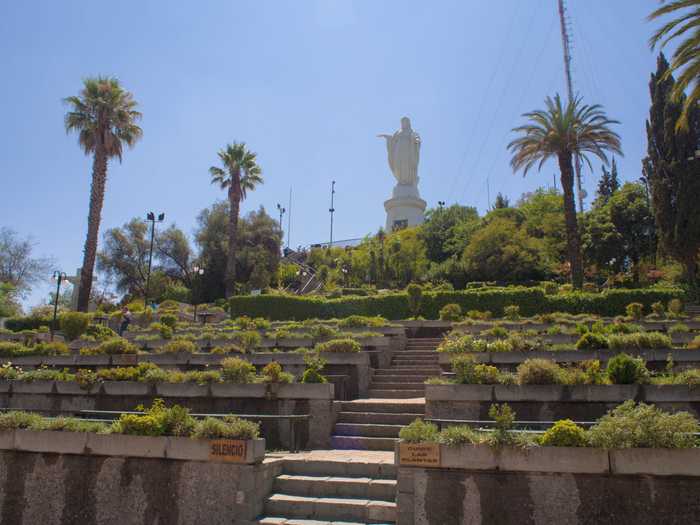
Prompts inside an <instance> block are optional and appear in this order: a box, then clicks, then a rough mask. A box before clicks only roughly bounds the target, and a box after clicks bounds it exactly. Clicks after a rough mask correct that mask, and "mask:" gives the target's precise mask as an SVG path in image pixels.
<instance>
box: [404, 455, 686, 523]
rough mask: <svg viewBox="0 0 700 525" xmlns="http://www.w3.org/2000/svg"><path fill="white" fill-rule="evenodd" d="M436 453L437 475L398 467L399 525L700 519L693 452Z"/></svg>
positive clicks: (677, 520)
mask: <svg viewBox="0 0 700 525" xmlns="http://www.w3.org/2000/svg"><path fill="white" fill-rule="evenodd" d="M440 448H441V462H440V466H439V467H437V468H425V467H410V466H400V468H399V474H398V495H397V505H398V509H397V510H398V522H397V523H398V525H414V524H415V525H434V524H450V525H457V524H469V525H479V524H484V525H487V524H489V525H490V524H494V523H497V524H502V525H530V524H538V525H539V524H542V525H549V524H553V523H562V524H564V523H566V524H570V525H575V524H611V525H613V524H620V523H635V524H637V525H647V524H648V525H652V524H657V523H695V522H696V521H697V516H698V513H700V499H698V497H697V493H698V491H699V490H700V450H698V449H689V450H666V449H662V450H656V449H627V450H612V451H607V450H601V449H585V448H583V449H582V448H573V449H572V448H557V447H545V448H533V449H527V450H522V449H517V448H508V447H506V448H501V449H490V448H488V447H487V446H484V445H479V446H473V445H464V446H462V447H449V448H448V447H444V446H443V447H440ZM397 456H398V455H397ZM397 462H398V457H397Z"/></svg>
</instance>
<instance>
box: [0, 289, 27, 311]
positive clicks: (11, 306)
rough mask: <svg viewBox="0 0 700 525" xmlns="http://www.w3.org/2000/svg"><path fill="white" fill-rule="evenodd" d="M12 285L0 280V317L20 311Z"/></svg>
mask: <svg viewBox="0 0 700 525" xmlns="http://www.w3.org/2000/svg"><path fill="white" fill-rule="evenodd" d="M21 310H22V309H21V308H20V306H19V303H18V302H17V296H16V292H15V288H14V286H12V285H11V284H10V283H2V282H0V317H12V316H13V315H18V314H19V313H20V312H21Z"/></svg>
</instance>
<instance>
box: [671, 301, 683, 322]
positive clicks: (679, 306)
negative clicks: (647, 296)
mask: <svg viewBox="0 0 700 525" xmlns="http://www.w3.org/2000/svg"><path fill="white" fill-rule="evenodd" d="M668 311H669V312H670V313H672V314H673V315H675V316H676V317H677V316H679V315H681V314H682V313H683V301H681V300H680V299H679V298H673V299H671V300H670V301H669V302H668Z"/></svg>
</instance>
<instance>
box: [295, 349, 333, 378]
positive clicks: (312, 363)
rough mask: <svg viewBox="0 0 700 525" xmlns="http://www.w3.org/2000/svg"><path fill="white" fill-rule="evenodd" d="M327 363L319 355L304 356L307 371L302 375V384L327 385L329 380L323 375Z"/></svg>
mask: <svg viewBox="0 0 700 525" xmlns="http://www.w3.org/2000/svg"><path fill="white" fill-rule="evenodd" d="M326 363H327V361H326V360H325V359H323V358H322V357H321V356H319V355H318V354H307V355H305V356H304V364H306V369H305V370H304V373H303V374H302V375H301V380H300V382H301V383H327V382H328V379H326V377H325V376H324V375H323V374H322V373H321V372H323V369H324V368H325V366H326Z"/></svg>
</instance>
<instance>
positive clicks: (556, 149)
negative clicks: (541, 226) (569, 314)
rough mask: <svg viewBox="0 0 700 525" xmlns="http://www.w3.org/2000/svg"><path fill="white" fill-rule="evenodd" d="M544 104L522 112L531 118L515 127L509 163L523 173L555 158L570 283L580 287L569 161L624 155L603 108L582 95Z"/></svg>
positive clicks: (581, 280) (579, 260)
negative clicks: (576, 157)
mask: <svg viewBox="0 0 700 525" xmlns="http://www.w3.org/2000/svg"><path fill="white" fill-rule="evenodd" d="M545 104H546V106H547V109H546V110H536V111H533V112H531V113H525V114H524V115H523V117H525V118H526V119H528V120H529V122H528V123H527V124H525V125H523V126H519V127H517V128H514V129H513V131H514V132H516V133H519V134H521V136H520V137H518V138H516V139H515V140H513V141H512V142H511V143H510V144H508V150H509V151H510V152H511V153H512V155H513V157H512V158H511V161H510V165H511V166H512V167H513V171H518V170H520V169H522V170H523V175H527V172H528V171H529V170H530V168H532V167H533V166H534V165H535V164H537V169H538V170H539V169H541V168H542V165H543V164H544V163H545V162H546V161H547V160H549V159H551V158H556V159H557V162H558V163H559V172H560V174H561V187H562V188H563V190H564V216H565V219H566V237H567V248H568V252H569V263H570V264H571V282H572V284H573V285H574V287H575V288H577V289H579V288H581V287H582V286H583V263H582V260H581V241H580V238H579V231H578V225H577V223H576V207H575V203H574V176H573V170H574V168H573V159H574V156H578V157H579V158H581V159H583V160H585V161H586V163H587V164H588V166H589V167H591V163H590V161H589V159H588V156H587V155H588V154H591V153H592V154H593V155H595V156H596V157H598V158H599V159H600V160H601V161H602V162H603V163H604V164H605V165H608V157H607V155H606V153H605V152H606V150H609V151H612V152H614V153H617V154H619V155H622V150H621V148H620V136H619V135H618V134H617V133H615V132H614V131H611V130H610V127H609V126H610V125H611V124H618V122H617V121H616V120H610V119H608V118H607V117H606V116H605V113H604V112H603V109H602V107H601V106H599V105H597V104H596V105H592V106H588V105H585V104H583V103H582V102H581V99H580V98H575V99H573V100H571V101H569V103H568V104H567V105H566V107H564V106H562V102H561V98H560V97H559V95H558V94H557V95H556V96H555V97H554V99H553V100H552V98H550V97H547V98H546V100H545ZM591 169H592V167H591Z"/></svg>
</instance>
